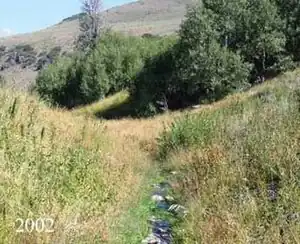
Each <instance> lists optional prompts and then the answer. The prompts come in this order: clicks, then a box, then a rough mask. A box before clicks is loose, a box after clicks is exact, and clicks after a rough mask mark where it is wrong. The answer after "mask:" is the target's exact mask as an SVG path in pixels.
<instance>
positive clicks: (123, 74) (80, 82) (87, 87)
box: [36, 32, 174, 107]
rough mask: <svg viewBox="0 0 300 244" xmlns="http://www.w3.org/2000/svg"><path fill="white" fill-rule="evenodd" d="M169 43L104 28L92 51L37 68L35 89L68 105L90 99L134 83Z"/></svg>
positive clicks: (168, 39)
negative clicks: (40, 69) (46, 67)
mask: <svg viewBox="0 0 300 244" xmlns="http://www.w3.org/2000/svg"><path fill="white" fill-rule="evenodd" d="M172 43H174V38H173V37H166V38H162V39H144V38H141V37H130V36H124V35H121V34H116V33H111V32H107V33H105V34H104V35H103V36H102V38H101V40H100V41H99V43H98V44H97V46H96V48H95V49H94V50H93V51H92V52H90V53H88V54H86V55H84V54H83V53H80V54H78V55H73V56H71V57H70V58H60V59H59V60H58V61H57V62H55V63H54V64H53V65H50V68H49V69H46V70H43V71H42V72H40V74H39V76H38V79H37V82H36V84H37V87H39V86H41V88H37V91H38V92H39V93H40V94H41V96H42V97H47V98H48V99H50V100H51V101H52V102H53V103H55V104H60V105H63V106H67V107H74V106H77V105H82V104H88V103H91V102H93V101H96V100H98V99H101V98H103V97H105V96H107V95H110V94H113V93H115V92H118V91H120V90H123V89H129V88H131V87H133V81H134V78H135V76H136V74H137V73H138V72H139V71H140V70H141V69H142V67H143V66H144V63H145V62H146V60H147V59H149V58H150V57H153V56H155V55H157V54H158V53H160V52H161V51H162V50H164V49H165V48H166V47H167V46H171V45H172ZM58 74H61V75H58ZM57 76H59V78H57ZM54 77H55V78H54ZM57 79H58V80H57ZM51 83H54V84H51ZM45 84H47V85H45ZM55 84H59V85H58V86H57V85H55ZM45 87H47V89H45ZM53 87H55V94H56V95H54V96H53V94H51V93H52V92H54V90H52V88H53ZM58 87H59V90H60V91H58V90H57V88H58ZM48 88H50V89H48ZM57 94H60V95H59V96H57ZM62 94H64V95H62Z"/></svg>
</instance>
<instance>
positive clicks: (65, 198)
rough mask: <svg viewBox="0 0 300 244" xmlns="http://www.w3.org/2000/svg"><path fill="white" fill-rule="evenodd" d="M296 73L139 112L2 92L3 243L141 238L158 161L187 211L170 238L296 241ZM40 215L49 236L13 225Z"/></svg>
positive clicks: (0, 228) (0, 231)
mask: <svg viewBox="0 0 300 244" xmlns="http://www.w3.org/2000/svg"><path fill="white" fill-rule="evenodd" d="M299 73H300V71H299V70H297V71H294V72H289V73H287V74H285V75H282V76H280V77H278V78H276V79H274V80H271V81H268V82H266V83H265V84H263V85H260V86H257V87H254V88H252V89H251V90H249V91H247V92H244V93H238V94H235V95H230V96H228V97H227V98H225V99H224V100H222V101H219V102H216V103H214V104H211V105H208V106H203V107H202V108H199V109H196V110H193V111H192V112H189V111H184V112H176V113H168V114H165V115H161V116H157V117H154V118H151V119H138V120H137V119H123V120H111V121H107V120H96V119H95V118H93V117H91V115H93V114H94V113H97V111H96V110H95V109H96V107H99V108H102V109H103V108H104V107H107V104H109V103H112V100H114V98H113V99H112V98H108V99H109V100H104V101H101V102H100V103H98V104H97V105H96V104H94V105H91V106H92V107H93V108H92V109H89V107H86V108H85V109H81V110H80V114H81V115H78V112H79V111H78V110H75V111H72V112H70V111H65V110H57V109H49V108H47V107H46V106H45V105H44V104H42V103H40V102H38V101H37V99H36V98H35V97H32V96H28V95H25V94H22V93H15V92H12V91H10V90H3V89H0V101H1V103H0V104H1V110H0V111H1V112H0V115H1V116H0V118H1V123H0V129H1V131H2V132H4V133H1V135H0V139H1V140H0V142H1V143H0V152H1V157H0V162H1V166H2V167H1V169H0V180H1V188H0V194H1V202H0V203H1V204H0V210H1V214H2V216H3V221H1V225H0V238H1V240H2V241H3V242H4V243H53V242H57V241H62V240H63V241H65V242H67V243H70V242H72V243H84V242H87V243H101V242H105V243H120V244H121V243H131V244H138V243H141V240H142V239H143V237H145V235H146V234H147V230H148V226H147V218H148V217H150V215H151V214H152V213H151V209H152V205H151V204H149V203H147V201H148V200H146V199H148V194H149V192H150V189H149V187H148V186H149V185H150V184H151V182H153V180H156V179H158V178H161V176H159V175H160V174H159V173H158V172H160V171H161V170H162V169H164V171H163V172H165V173H166V172H170V171H175V172H176V174H175V177H174V176H173V178H172V179H171V178H170V179H171V181H172V185H174V191H175V192H174V194H176V196H177V197H178V198H179V199H180V201H181V202H183V203H184V204H185V206H187V207H188V209H189V211H190V213H189V214H188V216H187V218H186V219H184V221H183V222H182V223H179V224H176V226H175V228H174V231H176V233H175V238H177V239H178V240H180V241H181V242H178V243H186V244H188V243H192V242H194V241H195V240H197V241H199V240H201V241H203V243H221V242H222V243H246V242H247V241H248V240H251V241H252V242H253V243H260V242H261V241H262V240H264V243H283V242H284V243H294V242H297V241H298V240H299V238H300V237H299V225H297V224H296V222H293V221H297V220H298V219H297V218H298V217H297V216H298V215H297V213H298V212H299V211H300V209H299V204H298V203H299V187H298V186H299V182H298V181H299V180H298V179H299V177H298V172H299V170H298V169H299V157H298V156H299V155H298V152H299V140H298V139H299V128H300V127H299V112H298V109H299V89H298V88H299ZM117 106H118V105H117ZM82 112H83V113H82ZM86 113H87V114H86ZM84 114H86V115H88V116H87V117H85V116H84ZM171 122H174V123H173V124H171ZM164 125H168V126H167V127H166V128H165V130H164ZM169 125H170V126H169ZM156 138H159V140H156ZM153 155H160V156H159V158H157V159H159V160H160V163H159V164H156V163H155V161H154V158H153V157H152V156H153ZM116 179H117V180H116ZM270 184H276V186H274V187H275V188H274V187H273V188H272V190H268V189H269V188H268V187H269V186H270ZM270 191H271V193H270ZM216 193H217V194H216ZM270 194H271V197H270ZM7 196H10V197H9V198H8V197H7ZM272 196H274V197H272ZM43 216H44V217H48V218H53V219H55V232H54V233H51V234H49V233H48V234H47V233H38V232H36V231H34V232H32V233H31V234H30V233H20V234H18V233H16V231H15V230H14V228H12V227H11V226H13V225H14V224H15V221H16V219H17V218H23V219H26V218H33V219H37V218H39V217H43ZM289 216H294V217H289ZM295 216H296V217H295ZM288 220H289V221H288ZM16 228H17V227H16ZM280 233H283V234H280Z"/></svg>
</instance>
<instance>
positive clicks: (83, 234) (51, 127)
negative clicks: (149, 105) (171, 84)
mask: <svg viewBox="0 0 300 244" xmlns="http://www.w3.org/2000/svg"><path fill="white" fill-rule="evenodd" d="M12 94H13V93H12V92H11V91H10V90H0V100H1V112H0V120H1V126H0V128H1V131H2V132H5V133H1V136H0V138H1V139H0V141H1V143H0V152H1V155H4V157H0V161H1V169H0V172H1V174H0V181H1V185H2V187H1V188H0V194H1V197H2V200H1V210H2V211H4V210H3V206H6V207H5V211H6V214H5V221H2V223H1V225H0V236H1V239H2V240H3V241H4V242H5V243H17V242H18V243H53V242H57V241H59V243H63V242H64V241H65V242H67V243H70V242H72V243H82V242H83V240H87V239H88V240H89V243H95V235H96V234H98V235H100V236H101V239H102V240H105V239H108V238H109V237H110V235H112V233H110V232H111V231H113V230H112V228H111V226H113V225H116V223H118V221H119V218H120V216H121V215H122V213H123V211H124V210H125V209H126V208H127V207H128V204H130V202H132V201H134V199H135V198H136V197H137V196H138V194H139V193H140V192H139V191H140V187H141V184H142V183H141V182H142V181H144V178H145V173H146V172H147V171H148V170H150V169H149V167H150V165H151V164H150V163H149V159H148V157H147V154H146V153H144V152H142V151H140V150H139V149H138V148H139V145H138V143H137V141H136V140H133V139H132V138H130V137H124V136H123V135H118V134H115V133H112V134H111V133H109V132H108V131H105V129H104V126H103V123H101V122H100V121H96V120H94V119H91V118H84V117H82V116H75V115H73V114H72V113H70V112H67V111H64V110H58V109H49V108H47V107H46V106H43V105H41V104H40V103H39V102H37V101H36V99H35V98H34V97H30V96H26V95H23V94H14V95H12ZM13 104H15V105H16V106H15V109H14V111H15V116H13V118H10V116H11V114H12V112H11V110H12V109H13V107H14V105H13ZM42 134H43V135H42ZM5 135H7V136H5ZM7 155H11V156H7ZM72 155H73V156H72ZM97 158H98V160H97ZM32 160H33V161H32ZM33 162H34V164H33V165H32V163H33ZM51 164H55V165H56V166H53V165H51ZM17 165H19V166H17ZM72 165H74V167H79V168H81V169H78V170H79V171H78V172H77V173H76V174H81V173H83V174H84V173H85V172H86V173H87V175H86V176H85V177H86V179H77V178H76V177H75V178H74V176H73V175H72V174H71V173H68V172H69V170H71V168H72ZM89 165H91V166H89ZM40 167H41V168H40ZM43 167H47V168H48V170H47V171H46V172H45V171H44V170H46V169H44V170H43V169H42V168H43ZM57 167H58V168H57ZM86 167H87V168H86ZM89 167H93V168H89ZM38 172H39V173H38ZM58 172H59V174H63V175H64V174H65V176H62V175H57V173H58ZM38 175H39V177H42V178H39V177H38ZM48 177H50V178H48ZM65 177H67V178H65ZM79 180H80V181H81V180H82V182H81V183H80V181H79ZM61 181H66V184H67V185H66V186H62V185H60V184H61V183H62V182H61ZM46 183H47V184H46ZM50 185H53V186H51V187H50ZM68 185H70V187H75V188H74V190H75V192H73V191H69V190H68V187H67V186H68ZM27 193H28V194H29V195H30V196H31V197H30V198H29V199H31V200H29V199H28V197H27V196H26V194H27ZM8 194H9V196H10V197H8ZM74 194H76V195H77V197H75V196H74ZM65 197H66V200H62V199H64V198H65ZM74 197H75V198H74ZM69 198H70V199H69ZM43 199H44V200H43ZM64 201H67V202H68V203H64ZM30 202H33V205H32V206H31V205H30V204H31V203H30ZM3 204H4V205H3ZM43 215H46V216H49V217H51V218H54V219H55V232H54V234H52V235H49V234H48V235H46V234H38V233H36V232H35V233H32V234H24V233H21V234H17V233H16V232H15V231H16V230H15V227H14V224H15V221H16V219H17V218H23V219H26V218H30V217H31V218H38V217H40V216H43ZM72 222H75V223H74V226H73V229H72V231H73V234H72V233H71V232H69V231H71V230H68V227H67V225H68V224H70V223H72ZM76 222H77V223H76Z"/></svg>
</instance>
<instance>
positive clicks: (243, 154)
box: [159, 70, 300, 244]
mask: <svg viewBox="0 0 300 244" xmlns="http://www.w3.org/2000/svg"><path fill="white" fill-rule="evenodd" d="M299 84H300V72H299V70H298V71H297V72H294V73H287V74H285V75H283V76H281V77H278V78H277V79H275V80H272V81H270V82H267V83H266V84H263V85H261V86H258V87H256V88H254V89H251V90H250V91H249V92H246V93H243V94H238V95H233V96H230V97H228V98H227V99H225V100H223V101H221V102H219V103H216V104H214V105H213V106H212V107H211V108H209V109H204V110H201V111H199V113H197V114H195V115H187V116H185V117H184V118H181V119H179V120H177V121H175V122H174V124H173V125H172V126H171V127H170V128H169V129H167V130H165V131H164V133H162V134H161V136H160V140H159V155H160V157H161V160H162V163H163V166H164V168H165V170H167V171H168V170H175V171H176V172H177V192H178V194H179V195H181V197H182V201H183V202H184V203H185V204H186V205H187V206H188V208H189V210H190V214H189V216H188V217H187V218H186V219H185V221H184V223H183V225H182V226H180V227H179V228H178V229H177V234H178V236H177V238H178V239H179V240H181V241H180V242H178V243H186V244H189V243H299V241H300V235H299V233H300V227H299V223H298V221H299V211H300V198H299V196H300V192H299V172H300V161H299V146H300V145H299V136H300V131H299V128H300V124H299V121H300V120H299V108H300V103H299V98H300V97H299V96H300V93H299Z"/></svg>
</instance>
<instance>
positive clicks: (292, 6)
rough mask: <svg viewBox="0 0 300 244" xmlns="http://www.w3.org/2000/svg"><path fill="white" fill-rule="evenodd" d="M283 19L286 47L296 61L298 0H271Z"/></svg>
mask: <svg viewBox="0 0 300 244" xmlns="http://www.w3.org/2000/svg"><path fill="white" fill-rule="evenodd" d="M273 1H275V3H276V4H277V6H278V9H279V13H280V16H281V18H282V19H283V20H284V24H285V26H284V33H285V35H286V39H287V42H286V49H287V51H288V52H289V53H290V54H291V55H293V57H294V59H295V60H296V61H300V0H273Z"/></svg>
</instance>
